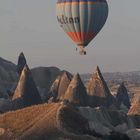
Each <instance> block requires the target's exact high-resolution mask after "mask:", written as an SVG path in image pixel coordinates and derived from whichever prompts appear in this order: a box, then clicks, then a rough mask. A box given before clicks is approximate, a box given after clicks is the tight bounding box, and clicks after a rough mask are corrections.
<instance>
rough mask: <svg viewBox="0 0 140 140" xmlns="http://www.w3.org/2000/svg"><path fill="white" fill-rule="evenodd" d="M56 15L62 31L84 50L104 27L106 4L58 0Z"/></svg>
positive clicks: (98, 0) (97, 0) (102, 0)
mask: <svg viewBox="0 0 140 140" xmlns="http://www.w3.org/2000/svg"><path fill="white" fill-rule="evenodd" d="M56 13H57V20H58V22H59V23H60V26H61V27H62V28H63V30H64V31H65V32H66V33H67V34H68V36H69V37H70V38H71V39H72V40H73V41H74V42H75V43H76V44H77V45H78V46H80V47H83V48H84V47H86V46H87V45H88V44H89V43H90V41H91V40H92V39H93V38H94V37H95V36H96V35H97V34H98V33H99V31H100V30H101V29H102V27H103V26H104V24H105V22H106V19H107V16H108V4H107V2H106V0H58V1H57V5H56Z"/></svg>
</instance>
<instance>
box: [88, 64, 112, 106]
mask: <svg viewBox="0 0 140 140" xmlns="http://www.w3.org/2000/svg"><path fill="white" fill-rule="evenodd" d="M86 87H87V93H88V95H89V105H90V106H92V107H95V106H101V105H103V106H110V105H112V104H113V103H114V101H115V99H114V97H113V96H112V95H111V93H110V90H109V88H108V86H107V84H106V82H105V80H104V78H103V76H102V74H101V71H100V69H99V67H98V66H97V69H96V71H95V73H93V75H92V77H91V79H90V80H89V82H88V83H87V85H86Z"/></svg>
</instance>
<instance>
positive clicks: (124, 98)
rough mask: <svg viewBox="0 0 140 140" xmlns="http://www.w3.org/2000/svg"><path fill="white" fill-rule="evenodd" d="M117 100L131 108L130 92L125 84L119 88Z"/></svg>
mask: <svg viewBox="0 0 140 140" xmlns="http://www.w3.org/2000/svg"><path fill="white" fill-rule="evenodd" d="M116 98H117V100H118V102H119V104H124V105H125V106H126V107H127V108H130V106H131V104H130V100H129V96H128V92H127V89H126V87H125V85H124V83H122V84H121V85H120V87H119V88H118V91H117V95H116Z"/></svg>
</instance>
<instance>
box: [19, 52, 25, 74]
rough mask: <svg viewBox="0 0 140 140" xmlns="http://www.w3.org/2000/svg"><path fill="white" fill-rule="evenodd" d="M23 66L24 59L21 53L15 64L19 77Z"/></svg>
mask: <svg viewBox="0 0 140 140" xmlns="http://www.w3.org/2000/svg"><path fill="white" fill-rule="evenodd" d="M25 65H26V58H25V56H24V54H23V52H21V53H20V55H19V57H18V64H17V72H18V74H19V75H20V74H21V72H22V70H23V68H24V66H25Z"/></svg>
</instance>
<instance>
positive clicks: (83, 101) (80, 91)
mask: <svg viewBox="0 0 140 140" xmlns="http://www.w3.org/2000/svg"><path fill="white" fill-rule="evenodd" d="M64 100H65V101H68V102H70V103H72V104H76V105H81V106H86V105H87V93H86V88H85V86H84V84H83V82H82V80H81V78H80V75H79V74H75V75H74V77H73V79H72V81H71V82H70V84H69V86H68V89H67V91H66V93H65V96H64Z"/></svg>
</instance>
